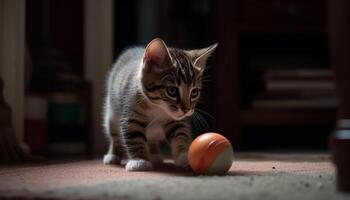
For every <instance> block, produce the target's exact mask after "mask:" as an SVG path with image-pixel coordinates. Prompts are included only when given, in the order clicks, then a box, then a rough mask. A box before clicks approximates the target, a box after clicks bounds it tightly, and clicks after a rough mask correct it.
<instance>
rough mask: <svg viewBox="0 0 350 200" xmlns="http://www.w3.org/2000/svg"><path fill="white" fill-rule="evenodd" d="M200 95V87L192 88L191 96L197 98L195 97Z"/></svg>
mask: <svg viewBox="0 0 350 200" xmlns="http://www.w3.org/2000/svg"><path fill="white" fill-rule="evenodd" d="M198 95H199V89H198V88H194V89H192V91H191V98H192V99H195V98H197V97H198Z"/></svg>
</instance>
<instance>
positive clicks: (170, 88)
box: [166, 86, 178, 97]
mask: <svg viewBox="0 0 350 200" xmlns="http://www.w3.org/2000/svg"><path fill="white" fill-rule="evenodd" d="M166 92H167V93H168V95H169V96H170V97H177V95H178V90H177V87H175V86H168V87H166Z"/></svg>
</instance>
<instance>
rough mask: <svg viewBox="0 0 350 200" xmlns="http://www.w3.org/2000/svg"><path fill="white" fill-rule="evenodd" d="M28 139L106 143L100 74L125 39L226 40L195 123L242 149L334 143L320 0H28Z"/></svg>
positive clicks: (47, 150) (78, 148)
mask: <svg viewBox="0 0 350 200" xmlns="http://www.w3.org/2000/svg"><path fill="white" fill-rule="evenodd" d="M24 34H25V51H26V56H25V66H26V67H25V108H24V117H25V123H24V131H23V141H24V142H25V143H26V144H28V145H29V146H30V148H31V149H32V151H33V152H34V153H37V154H42V155H50V156H62V155H100V154H102V153H104V152H105V150H106V149H107V144H106V139H105V136H104V135H103V134H102V132H101V127H100V121H101V119H100V116H101V108H102V101H101V99H102V97H103V94H104V78H105V75H106V73H107V70H108V69H109V68H110V67H111V66H112V63H113V62H114V61H115V59H117V57H118V55H120V53H121V52H122V51H123V50H125V49H126V48H128V47H132V46H145V45H146V44H147V43H148V42H149V41H150V40H152V39H153V38H155V37H161V38H162V39H164V40H165V42H166V43H167V45H168V46H173V47H178V48H184V49H194V48H203V47H206V46H209V45H211V44H213V43H216V42H218V43H219V47H218V49H217V51H216V52H215V53H214V55H213V56H212V57H211V59H210V61H209V63H208V68H207V70H206V71H205V73H206V76H208V77H209V79H210V81H208V82H206V83H205V92H204V94H203V100H202V103H201V104H200V105H199V107H200V108H201V109H203V110H204V111H206V112H207V113H209V114H205V113H202V115H203V118H204V119H205V121H206V123H205V122H199V124H200V127H197V129H196V131H195V135H198V134H200V133H203V132H207V131H214V132H219V133H221V134H223V135H225V136H226V137H227V138H229V139H230V140H231V142H232V144H233V146H234V148H235V149H236V150H242V151H291V150H292V151H299V152H303V151H327V149H328V137H329V135H330V133H331V131H332V130H333V128H334V122H335V119H336V108H337V99H336V96H335V83H334V75H333V73H332V71H331V70H330V66H329V65H330V59H329V47H328V35H327V17H326V3H325V2H324V1H323V0H309V1H303V0H265V1H261V0H220V1H213V0H176V1H175V0H148V1H146V0H130V1H117V0H115V1H113V0H105V1H94V0H87V1H84V0H75V1H69V0H27V1H26V3H25V33H24Z"/></svg>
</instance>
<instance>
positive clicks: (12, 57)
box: [0, 0, 26, 144]
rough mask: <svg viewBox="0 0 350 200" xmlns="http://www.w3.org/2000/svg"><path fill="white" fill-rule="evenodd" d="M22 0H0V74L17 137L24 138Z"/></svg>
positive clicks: (23, 28) (23, 14)
mask: <svg viewBox="0 0 350 200" xmlns="http://www.w3.org/2000/svg"><path fill="white" fill-rule="evenodd" d="M25 5H26V1H25V0H0V76H1V77H2V78H3V80H4V97H5V100H6V101H7V102H8V103H9V105H10V106H11V108H12V123H13V128H14V131H15V133H16V137H17V139H18V140H19V142H20V143H21V144H22V143H23V141H24V134H23V128H24V117H23V116H24V84H25V83H24V82H25V80H24V79H25V78H24V74H25V66H24V65H25Z"/></svg>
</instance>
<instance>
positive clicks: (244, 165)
mask: <svg viewBox="0 0 350 200" xmlns="http://www.w3.org/2000/svg"><path fill="white" fill-rule="evenodd" d="M0 199H130V200H133V199H150V200H151V199H152V200H153V199H156V200H163V199H164V200H166V199H215V200H219V199H350V195H347V194H342V193H338V192H336V189H335V170H334V166H333V165H332V163H331V162H330V160H329V156H328V155H326V154H319V155H315V154H313V155H309V154H293V155H286V154H284V155H281V154H239V155H238V156H236V159H235V161H234V162H233V164H232V167H231V169H230V171H229V172H228V173H227V174H226V175H224V176H195V175H193V174H191V173H186V172H183V171H181V170H179V169H178V168H176V167H174V165H173V164H172V163H171V162H166V163H164V164H162V165H159V166H157V167H156V169H155V171H152V172H125V171H124V169H123V168H122V167H120V166H105V165H102V162H101V160H86V161H70V162H66V163H57V162H53V163H52V162H48V163H39V164H38V163H37V164H26V165H11V166H0Z"/></svg>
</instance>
